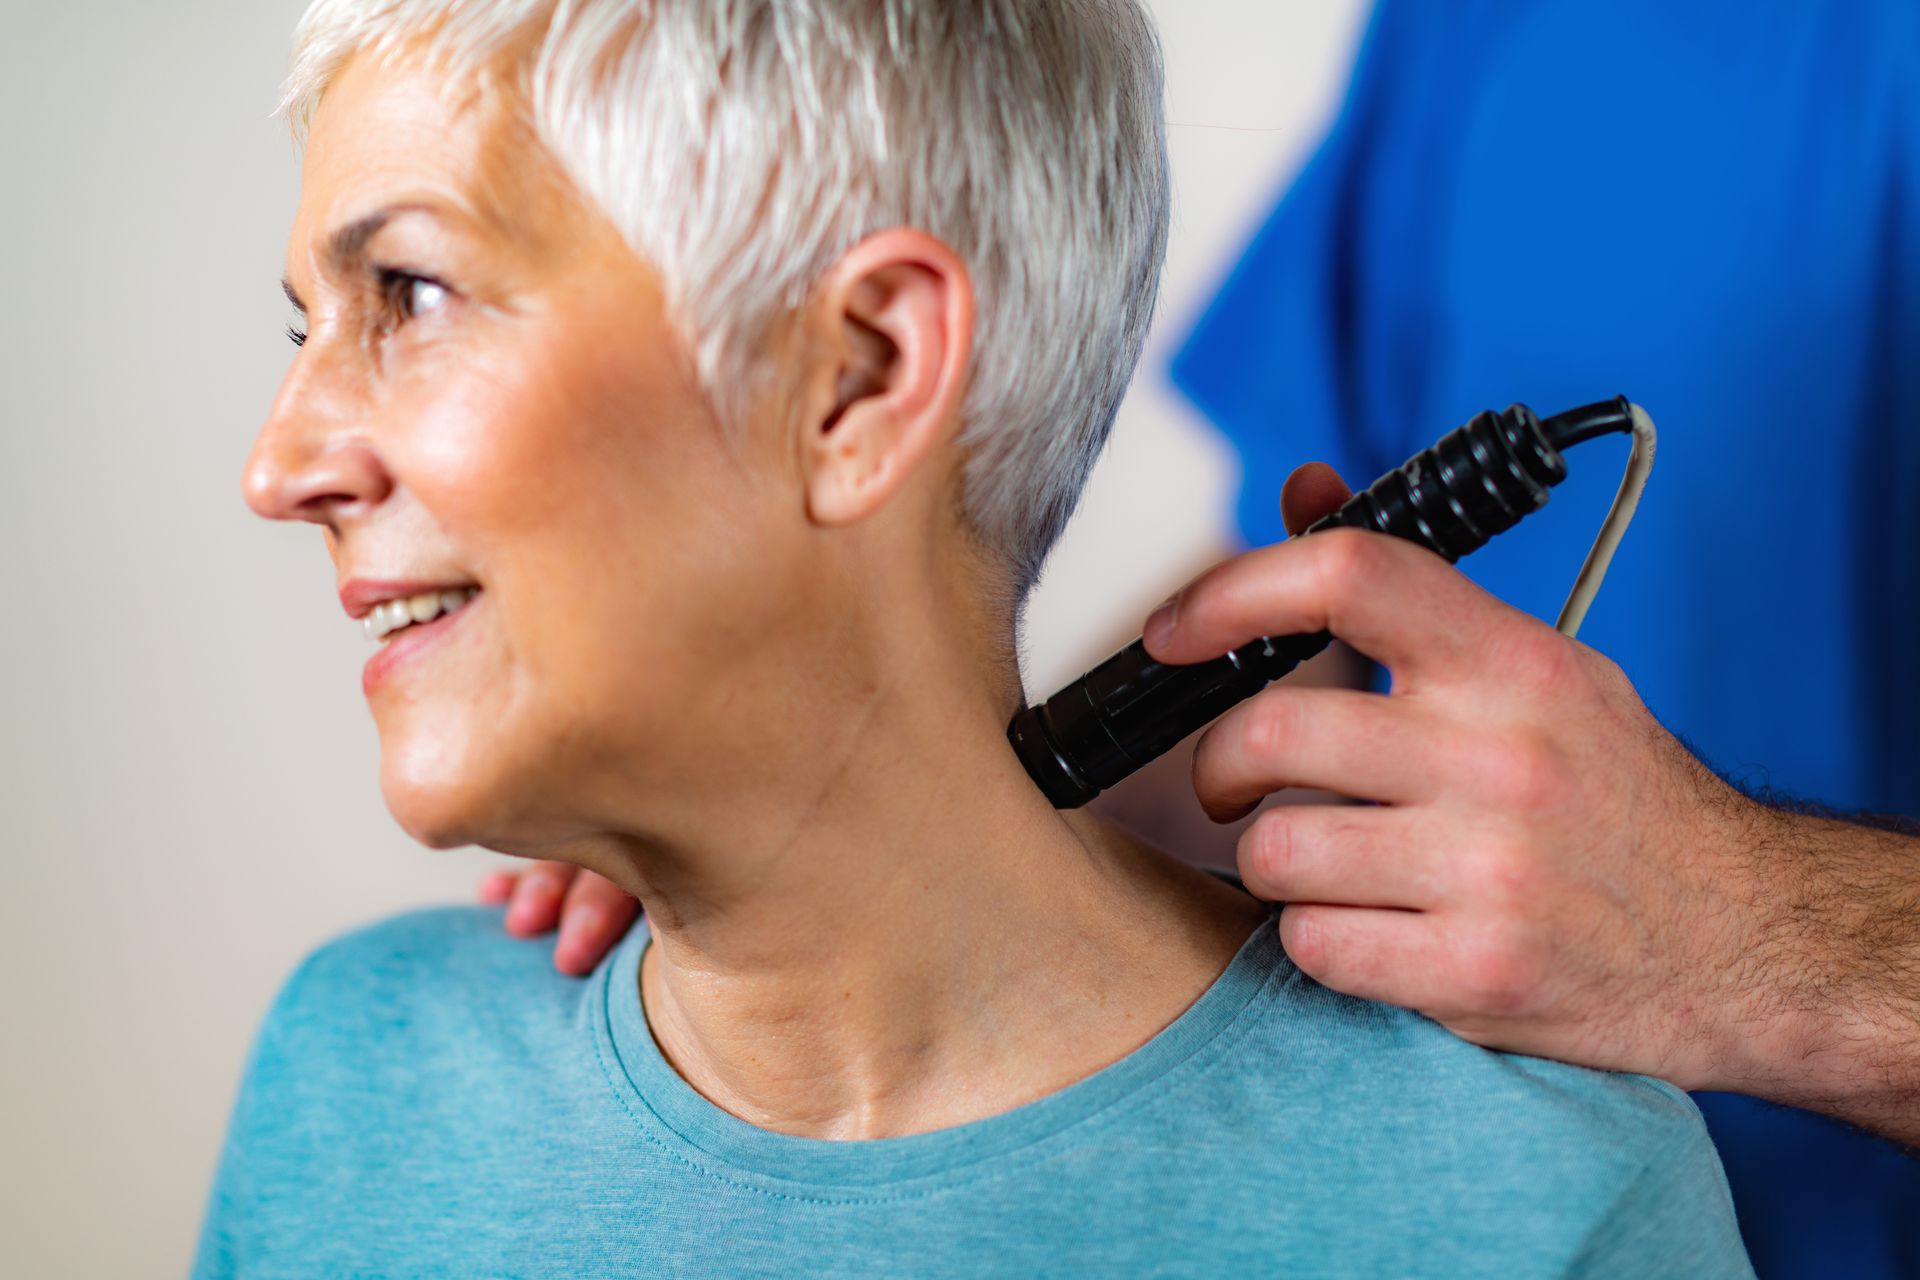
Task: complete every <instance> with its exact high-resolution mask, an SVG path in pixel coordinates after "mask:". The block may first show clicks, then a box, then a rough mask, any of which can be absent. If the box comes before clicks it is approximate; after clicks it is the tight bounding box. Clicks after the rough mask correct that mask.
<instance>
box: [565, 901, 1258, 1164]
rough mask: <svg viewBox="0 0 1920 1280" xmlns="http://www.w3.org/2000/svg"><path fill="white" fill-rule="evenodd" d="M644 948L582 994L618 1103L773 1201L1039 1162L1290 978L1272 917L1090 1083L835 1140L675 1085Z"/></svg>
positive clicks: (1216, 1050)
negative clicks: (784, 1127)
mask: <svg viewBox="0 0 1920 1280" xmlns="http://www.w3.org/2000/svg"><path fill="white" fill-rule="evenodd" d="M648 941H649V936H648V932H647V929H646V927H645V923H644V921H643V922H642V923H641V924H639V925H636V926H635V927H634V929H633V930H632V932H631V933H630V934H629V935H628V936H627V938H626V939H625V941H623V942H622V943H621V945H620V946H619V947H618V948H617V949H616V950H615V951H614V953H613V954H612V955H611V956H609V957H608V958H607V960H606V961H605V962H604V963H602V964H601V966H600V968H599V971H598V972H597V973H596V974H595V975H594V977H593V981H592V985H591V987H590V988H589V997H588V998H589V1003H590V1008H591V1014H590V1017H591V1021H592V1022H593V1024H594V1025H593V1028H592V1029H593V1033H594V1040H595V1049H596V1052H598V1053H599V1055H600V1058H601V1064H602V1066H603V1068H605V1070H606V1075H607V1080H608V1083H609V1084H610V1085H611V1086H612V1088H613V1090H614V1092H615V1093H616V1095H618V1097H619V1101H620V1103H621V1105H622V1106H623V1107H624V1108H625V1109H626V1110H627V1112H628V1113H629V1114H630V1115H631V1116H632V1118H633V1119H634V1120H635V1121H636V1122H637V1123H638V1124H639V1125H640V1126H641V1128H642V1130H643V1131H644V1133H645V1135H646V1137H647V1138H649V1139H650V1140H652V1141H654V1142H656V1143H658V1144H660V1145H662V1146H664V1147H665V1148H667V1150H668V1152H669V1154H671V1155H673V1156H674V1157H676V1158H678V1159H682V1160H686V1161H688V1162H689V1163H691V1164H693V1165H695V1166H696V1167H699V1168H701V1169H702V1170H703V1171H705V1172H706V1173H708V1174H709V1175H711V1176H714V1177H717V1178H719V1179H721V1180H723V1181H729V1182H735V1183H741V1184H745V1185H747V1186H750V1187H754V1188H756V1189H760V1190H765V1191H769V1192H772V1193H775V1194H784V1195H793V1194H795V1193H796V1192H797V1191H802V1190H807V1191H812V1192H816V1193H822V1194H827V1193H834V1192H838V1193H840V1194H839V1195H837V1196H835V1197H834V1198H849V1197H851V1198H857V1199H871V1198H874V1197H875V1196H876V1195H877V1194H878V1193H880V1192H882V1191H883V1190H884V1191H887V1192H890V1193H892V1194H893V1195H894V1196H901V1195H909V1194H912V1193H913V1192H914V1191H915V1190H916V1189H918V1190H921V1191H931V1190H933V1189H935V1188H936V1187H937V1186H938V1185H941V1184H943V1183H944V1182H946V1181H949V1180H951V1179H953V1178H955V1177H960V1176H966V1175H968V1174H970V1173H973V1172H977V1171H979V1169H980V1167H981V1166H982V1165H985V1164H987V1163H989V1162H993V1161H996V1160H998V1159H1000V1158H1004V1157H1010V1156H1012V1155H1014V1154H1015V1153H1023V1154H1025V1153H1042V1152H1044V1151H1045V1150H1046V1149H1048V1148H1050V1147H1051V1146H1053V1145H1054V1144H1055V1143H1056V1142H1058V1141H1060V1140H1062V1139H1063V1137H1064V1136H1065V1134H1066V1131H1068V1130H1072V1129H1077V1128H1079V1127H1081V1126H1086V1125H1094V1124H1100V1123H1106V1122H1110V1121H1111V1120H1113V1119H1115V1118H1117V1117H1119V1116H1121V1115H1124V1114H1125V1113H1126V1112H1127V1111H1128V1110H1130V1109H1131V1108H1132V1106H1133V1105H1135V1104H1137V1103H1139V1102H1141V1101H1143V1100H1144V1099H1146V1098H1149V1097H1154V1096H1158V1095H1159V1094H1160V1093H1161V1092H1163V1090H1150V1089H1149V1086H1150V1085H1153V1084H1154V1083H1155V1082H1156V1081H1161V1080H1163V1079H1164V1078H1166V1077H1168V1076H1170V1075H1173V1074H1175V1073H1192V1072H1198V1071H1201V1070H1204V1068H1205V1066H1206V1065H1207V1064H1208V1063H1209V1062H1211V1061H1213V1060H1214V1059H1216V1058H1217V1057H1219V1056H1220V1055H1221V1054H1224V1053H1225V1052H1227V1051H1228V1050H1229V1049H1230V1048H1231V1047H1232V1044H1233V1043H1234V1042H1235V1041H1237V1040H1238V1039H1239V1036H1240V1034H1241V1033H1243V1032H1244V1030H1245V1029H1246V1027H1247V1026H1248V1025H1251V1023H1252V1022H1253V1020H1254V1019H1253V1017H1252V1016H1251V1013H1252V1011H1251V1009H1250V1006H1252V1005H1253V1004H1254V1001H1255V998H1256V997H1257V996H1259V995H1260V993H1261V992H1262V991H1263V990H1265V989H1266V988H1267V987H1269V986H1270V985H1274V984H1276V983H1278V982H1280V981H1281V980H1282V979H1283V978H1284V976H1285V975H1286V974H1287V973H1290V972H1291V971H1292V966H1291V964H1290V963H1288V962H1287V960H1286V956H1285V952H1284V950H1283V949H1282V948H1281V945H1280V938H1279V930H1278V929H1277V928H1276V927H1275V925H1274V917H1273V915H1272V914H1271V913H1270V914H1269V915H1268V916H1267V917H1266V918H1264V919H1263V920H1262V922H1261V923H1260V924H1259V925H1258V926H1257V927H1256V928H1255V929H1254V931H1253V933H1252V934H1251V935H1250V936H1249V937H1248V938H1247V940H1246V941H1245V942H1244V943H1242V944H1241V946H1240V949H1239V951H1238V952H1236V953H1235V955H1234V957H1233V959H1232V960H1231V961H1230V962H1229V963H1228V965H1227V967H1226V969H1225V970H1224V971H1223V972H1222V973H1221V974H1220V976H1219V977H1218V978H1216V979H1215V980H1214V981H1213V983H1212V985H1211V986H1209V987H1208V988H1207V989H1206V990H1205V991H1204V992H1202V993H1201V995H1200V997H1199V998H1198V999H1197V1000H1195V1001H1194V1003H1193V1004H1191V1005H1189V1006H1188V1007H1187V1009H1186V1011H1185V1012H1184V1013H1182V1014H1181V1015H1180V1016H1179V1017H1178V1018H1176V1019H1174V1021H1173V1022H1172V1023H1170V1024H1168V1026H1167V1027H1165V1028H1164V1029H1163V1030H1162V1031H1161V1032H1160V1033H1159V1034H1158V1035H1156V1036H1154V1037H1153V1038H1152V1039H1151V1040H1149V1041H1148V1042H1147V1043H1146V1044H1144V1045H1142V1046H1140V1048H1138V1049H1136V1050H1134V1051H1133V1052H1132V1053H1130V1054H1128V1055H1126V1056H1125V1057H1123V1058H1121V1059H1120V1060H1119V1061H1117V1062H1115V1063H1113V1064H1111V1065H1110V1066H1107V1067H1105V1068H1103V1069H1101V1070H1100V1071H1097V1072H1095V1073H1094V1074H1093V1075H1090V1076H1088V1077H1086V1078H1085V1079H1083V1080H1080V1081H1077V1082H1075V1083H1074V1084H1071V1085H1068V1086H1067V1087H1066V1088H1064V1089H1061V1090H1058V1091H1056V1092H1054V1093H1051V1094H1048V1095H1047V1096H1046V1097H1044V1098H1040V1099H1037V1100H1036V1101H1033V1102H1029V1103H1026V1104H1024V1105H1022V1106H1019V1107H1016V1108H1014V1109H1013V1110H1011V1111H1006V1112H1002V1113H1001V1114H999V1115H995V1116H989V1117H988V1118H986V1119H984V1120H977V1121H973V1122H971V1123H968V1124H964V1125H959V1126H956V1127H953V1128H948V1129H939V1130H935V1131H933V1132H931V1133H923V1134H915V1135H912V1136H910V1137H903V1138H880V1139H871V1140H863V1141H853V1142H835V1141H827V1140H823V1139H817V1138H799V1137H793V1136H791V1135H788V1134H781V1133H774V1132H771V1131H769V1130H766V1129H761V1128H758V1127H757V1126H755V1125H752V1124H749V1123H748V1122H747V1121H744V1120H742V1119H740V1118H739V1117H737V1116H735V1115H732V1114H731V1113H729V1112H728V1111H726V1110H724V1109H723V1108H721V1107H719V1106H716V1105H715V1104H713V1103H712V1102H709V1101H708V1100H707V1099H706V1098H704V1097H702V1096H701V1095H700V1093H699V1092H698V1091H697V1090H695V1089H694V1088H693V1087H692V1086H691V1085H689V1084H688V1083H687V1082H686V1081H685V1080H683V1079H682V1078H681V1077H680V1074H679V1073H678V1072H676V1071H675V1070H674V1069H673V1067H672V1066H671V1065H670V1064H669V1063H668V1062H667V1060H666V1058H665V1057H664V1056H663V1055H662V1054H661V1052H660V1048H659V1046H658V1045H657V1044H656V1043H655V1042H654V1039H653V1033H652V1032H651V1031H650V1030H649V1029H648V1027H647V1021H646V1014H645V1012H644V1011H643V1009H642V1008H641V1003H640V981H639V976H640V959H641V957H642V955H644V954H645V952H646V948H647V944H648ZM1169 1083H1170V1082H1169Z"/></svg>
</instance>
